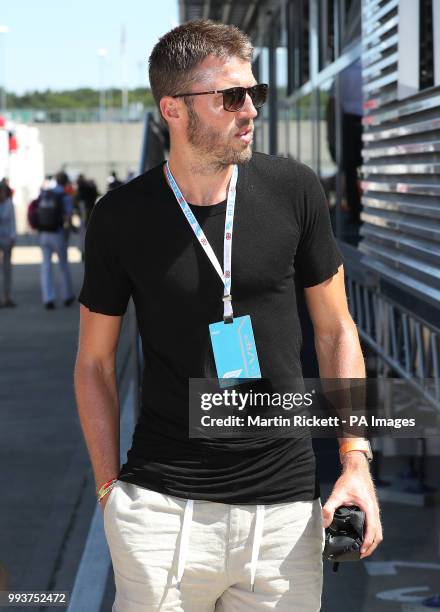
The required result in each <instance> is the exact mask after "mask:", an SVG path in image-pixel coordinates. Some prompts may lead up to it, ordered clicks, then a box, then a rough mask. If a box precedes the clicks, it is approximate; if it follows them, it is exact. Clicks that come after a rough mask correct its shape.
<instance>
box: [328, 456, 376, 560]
mask: <svg viewBox="0 0 440 612" xmlns="http://www.w3.org/2000/svg"><path fill="white" fill-rule="evenodd" d="M339 506H359V508H360V509H361V510H363V511H364V512H365V523H366V529H365V536H364V543H363V545H362V548H361V559H364V558H365V557H368V556H369V555H371V553H372V552H373V551H374V550H375V549H376V548H377V547H378V546H379V544H380V543H381V542H382V540H383V534H382V525H381V522H380V511H379V503H378V501H377V497H376V491H375V489H374V484H373V480H372V478H371V474H370V468H369V464H368V461H367V459H366V457H365V455H364V453H362V452H360V451H350V452H348V453H345V455H344V456H343V471H342V474H341V476H340V477H339V478H338V480H337V481H336V483H335V486H334V487H333V491H332V493H331V495H330V497H329V498H328V500H327V502H326V503H325V505H324V506H323V508H322V518H323V523H324V527H328V526H329V525H330V524H331V522H332V520H333V515H334V512H335V510H336V508H339Z"/></svg>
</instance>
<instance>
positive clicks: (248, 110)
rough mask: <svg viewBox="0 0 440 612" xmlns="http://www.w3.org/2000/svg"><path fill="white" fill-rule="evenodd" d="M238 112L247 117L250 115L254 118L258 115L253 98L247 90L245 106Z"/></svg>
mask: <svg viewBox="0 0 440 612" xmlns="http://www.w3.org/2000/svg"><path fill="white" fill-rule="evenodd" d="M238 113H239V114H241V115H245V116H246V117H249V118H250V119H254V118H255V117H256V116H257V115H258V111H257V109H256V108H255V106H254V103H253V102H252V98H251V97H250V95H249V94H248V93H247V92H246V99H245V101H244V105H243V108H242V109H240V110H239V111H238Z"/></svg>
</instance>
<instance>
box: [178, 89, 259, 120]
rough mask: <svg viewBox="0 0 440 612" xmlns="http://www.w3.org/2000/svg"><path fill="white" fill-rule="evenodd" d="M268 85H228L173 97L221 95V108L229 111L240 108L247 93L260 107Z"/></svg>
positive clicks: (256, 105)
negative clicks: (224, 87) (227, 86)
mask: <svg viewBox="0 0 440 612" xmlns="http://www.w3.org/2000/svg"><path fill="white" fill-rule="evenodd" d="M268 88H269V86H268V85H266V84H265V83H260V84H258V85H253V87H230V88H229V89H215V90H213V91H199V92H197V93H182V94H176V95H175V96H173V98H184V97H185V96H206V95H208V94H219V93H221V94H222V95H223V108H224V109H225V111H229V112H230V113H236V112H237V111H239V110H241V109H242V108H243V106H244V104H245V102H246V94H249V96H250V98H251V100H252V104H253V105H254V106H255V108H261V107H262V106H263V104H264V103H265V102H266V99H267V90H268Z"/></svg>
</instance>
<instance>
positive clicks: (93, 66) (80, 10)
mask: <svg viewBox="0 0 440 612" xmlns="http://www.w3.org/2000/svg"><path fill="white" fill-rule="evenodd" d="M177 24H178V7H177V0H122V1H121V0H119V1H117V0H74V1H73V0H37V1H35V0H34V1H32V0H2V2H1V3H0V25H6V26H8V27H9V33H7V34H0V83H1V84H3V83H4V82H6V89H7V90H8V91H12V92H15V93H20V94H21V93H23V92H25V91H31V90H35V89H38V90H42V89H47V88H49V89H56V90H59V89H74V88H76V87H81V86H87V87H94V88H99V87H100V83H101V82H102V83H103V84H104V86H106V87H109V86H115V87H121V84H122V80H123V69H122V62H121V38H122V37H121V31H122V28H124V29H125V49H126V52H125V57H126V59H125V65H126V69H125V72H126V80H127V82H128V86H129V87H138V86H145V85H147V84H148V80H147V58H148V56H149V54H150V51H151V49H152V48H153V46H154V44H155V42H156V41H157V39H158V38H159V37H160V36H161V35H162V34H164V33H165V32H166V31H167V30H169V29H170V28H172V27H173V26H175V25H177ZM98 49H107V55H106V56H105V57H101V58H100V57H99V56H98Z"/></svg>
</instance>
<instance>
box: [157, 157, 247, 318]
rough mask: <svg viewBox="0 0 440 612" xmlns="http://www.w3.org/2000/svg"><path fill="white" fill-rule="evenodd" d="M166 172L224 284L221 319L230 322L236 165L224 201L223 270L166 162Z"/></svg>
mask: <svg viewBox="0 0 440 612" xmlns="http://www.w3.org/2000/svg"><path fill="white" fill-rule="evenodd" d="M165 169H166V174H167V178H168V182H169V184H170V186H171V189H172V190H173V193H174V195H175V197H176V200H177V202H178V204H179V206H180V208H181V209H182V212H183V214H184V215H185V217H186V219H187V221H188V223H189V224H190V226H191V229H192V230H193V232H194V234H195V235H196V237H197V240H198V241H199V242H200V244H201V245H202V248H203V250H204V251H205V253H206V254H207V256H208V257H209V260H210V262H211V263H212V265H213V266H214V268H215V269H216V271H217V274H218V275H219V276H220V278H221V279H222V282H223V285H224V291H223V321H224V322H225V323H232V320H233V316H234V313H233V311H232V296H231V280H232V279H231V259H232V231H233V225H234V210H235V195H236V190H235V187H236V185H237V177H238V166H237V165H235V166H234V168H233V170H232V176H231V181H230V183H229V189H228V200H227V203H226V218H225V234H224V239H223V269H224V273H223V270H222V268H221V266H220V263H219V261H218V259H217V256H216V254H215V253H214V251H213V250H212V247H211V245H210V244H209V242H208V240H207V238H206V236H205V234H204V232H203V230H202V228H201V227H200V224H199V222H198V221H197V219H196V217H195V215H194V213H193V212H192V210H191V209H190V207H189V206H188V203H187V201H186V200H185V198H184V197H183V195H182V192H181V191H180V189H179V186H178V185H177V183H176V181H175V180H174V177H173V175H172V174H171V170H170V167H169V165H168V162H167V163H166V166H165Z"/></svg>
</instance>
